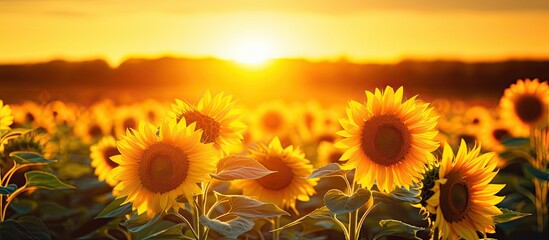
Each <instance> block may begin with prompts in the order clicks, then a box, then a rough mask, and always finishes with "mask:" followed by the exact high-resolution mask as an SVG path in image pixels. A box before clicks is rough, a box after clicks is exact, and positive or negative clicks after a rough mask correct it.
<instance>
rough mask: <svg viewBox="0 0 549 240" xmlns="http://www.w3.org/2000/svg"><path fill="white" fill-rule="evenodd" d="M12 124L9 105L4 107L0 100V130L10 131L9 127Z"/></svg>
mask: <svg viewBox="0 0 549 240" xmlns="http://www.w3.org/2000/svg"><path fill="white" fill-rule="evenodd" d="M12 123H13V116H12V115H11V108H10V106H9V105H4V101H2V100H0V130H1V129H10V125H11V124H12Z"/></svg>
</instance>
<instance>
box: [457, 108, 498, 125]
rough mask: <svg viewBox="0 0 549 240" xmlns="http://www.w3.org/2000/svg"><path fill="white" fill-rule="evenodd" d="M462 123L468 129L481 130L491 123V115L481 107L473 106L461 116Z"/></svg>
mask: <svg viewBox="0 0 549 240" xmlns="http://www.w3.org/2000/svg"><path fill="white" fill-rule="evenodd" d="M462 120H463V123H464V124H465V125H466V126H469V127H470V128H476V129H477V130H480V129H482V128H483V127H486V126H488V125H490V124H491V123H492V121H493V120H492V115H491V114H490V111H488V109H486V108H485V107H482V106H474V107H471V108H469V109H467V111H465V114H464V115H463V119H462Z"/></svg>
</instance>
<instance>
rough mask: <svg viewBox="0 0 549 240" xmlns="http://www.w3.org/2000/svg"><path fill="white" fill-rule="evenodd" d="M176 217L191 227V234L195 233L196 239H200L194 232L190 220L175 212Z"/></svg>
mask: <svg viewBox="0 0 549 240" xmlns="http://www.w3.org/2000/svg"><path fill="white" fill-rule="evenodd" d="M173 214H174V215H175V216H177V217H178V218H179V219H181V220H183V221H184V222H185V224H187V226H188V227H189V229H190V230H191V232H192V233H193V236H194V238H195V239H198V234H196V231H195V230H194V228H193V226H192V224H191V223H190V222H189V220H188V219H187V218H186V217H185V216H183V215H181V214H180V213H179V212H175V213H173Z"/></svg>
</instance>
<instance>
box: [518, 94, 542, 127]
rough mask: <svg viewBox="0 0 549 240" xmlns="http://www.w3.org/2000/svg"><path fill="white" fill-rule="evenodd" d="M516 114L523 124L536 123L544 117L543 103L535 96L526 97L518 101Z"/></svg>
mask: <svg viewBox="0 0 549 240" xmlns="http://www.w3.org/2000/svg"><path fill="white" fill-rule="evenodd" d="M515 112H516V113H517V116H518V117H519V118H520V120H522V121H523V122H526V123H531V122H535V121H537V120H538V119H540V118H541V116H542V115H543V114H542V113H543V103H542V102H541V101H540V100H539V99H538V98H537V97H535V96H531V95H525V96H522V97H520V98H519V99H517V102H516V103H515Z"/></svg>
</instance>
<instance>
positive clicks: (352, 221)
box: [349, 210, 359, 240]
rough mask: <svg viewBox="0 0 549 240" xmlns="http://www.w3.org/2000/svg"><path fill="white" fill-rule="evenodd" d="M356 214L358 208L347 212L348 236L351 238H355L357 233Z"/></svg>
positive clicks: (353, 239) (352, 239)
mask: <svg viewBox="0 0 549 240" xmlns="http://www.w3.org/2000/svg"><path fill="white" fill-rule="evenodd" d="M357 214H358V210H356V211H352V212H350V213H349V238H350V239H351V240H357V239H358V235H359V234H358V233H357V219H358V216H357Z"/></svg>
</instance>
